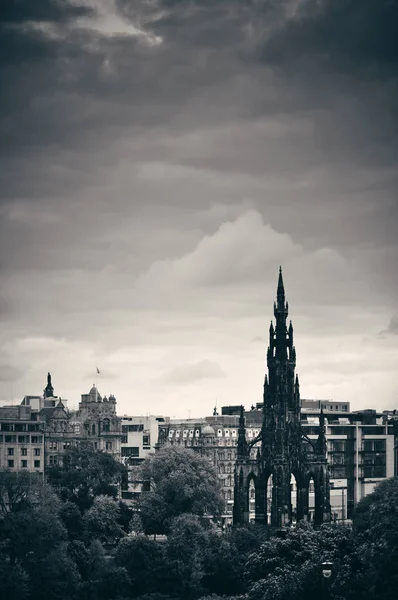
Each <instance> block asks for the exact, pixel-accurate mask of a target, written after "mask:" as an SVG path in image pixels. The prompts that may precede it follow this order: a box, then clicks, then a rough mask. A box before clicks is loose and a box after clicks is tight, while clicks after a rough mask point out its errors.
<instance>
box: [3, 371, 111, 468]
mask: <svg viewBox="0 0 398 600" xmlns="http://www.w3.org/2000/svg"><path fill="white" fill-rule="evenodd" d="M121 423H122V420H121V418H120V417H118V416H117V414H116V398H115V397H114V396H112V395H110V396H109V398H107V397H106V396H105V397H104V398H102V397H101V394H100V393H99V391H98V390H97V388H96V387H95V386H93V387H92V388H91V390H90V391H89V393H88V394H82V396H81V402H80V403H79V408H78V410H77V411H73V412H70V411H69V410H68V409H67V407H66V400H61V398H58V397H57V396H55V394H54V388H53V385H52V381H51V375H50V373H49V374H48V376H47V385H46V387H45V388H44V391H43V395H42V396H25V398H24V399H23V401H22V403H21V404H20V405H19V406H3V407H0V468H7V469H10V470H11V471H20V470H27V471H31V472H32V471H38V472H44V470H45V468H46V467H47V466H52V465H56V464H60V463H61V462H62V456H63V454H64V452H65V451H66V450H67V449H68V448H70V447H71V446H74V445H77V444H78V443H79V442H86V443H90V444H91V445H92V447H93V448H94V449H96V450H102V451H104V452H107V453H109V454H112V455H113V456H114V458H115V459H116V460H120V459H121V439H122V424H121Z"/></svg>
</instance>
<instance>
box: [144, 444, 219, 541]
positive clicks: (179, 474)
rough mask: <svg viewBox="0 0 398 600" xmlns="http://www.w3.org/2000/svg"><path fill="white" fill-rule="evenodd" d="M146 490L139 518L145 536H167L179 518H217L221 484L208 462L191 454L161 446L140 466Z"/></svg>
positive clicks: (176, 447) (186, 450)
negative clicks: (193, 516)
mask: <svg viewBox="0 0 398 600" xmlns="http://www.w3.org/2000/svg"><path fill="white" fill-rule="evenodd" d="M142 477H143V480H144V481H146V482H148V485H149V490H148V491H143V492H142V494H141V503H140V508H141V518H142V521H143V526H144V530H145V531H146V533H167V532H168V530H169V528H170V524H171V522H172V520H173V519H174V518H175V517H178V516H179V515H181V514H184V513H189V514H195V515H199V516H204V515H210V516H216V515H219V514H220V512H221V510H222V507H223V502H222V498H221V488H220V482H219V479H218V476H217V473H216V470H215V468H214V466H213V465H212V463H211V462H210V460H208V459H207V458H203V457H201V456H200V455H198V454H197V453H195V452H194V451H193V450H190V449H187V448H184V447H179V446H164V447H163V448H161V449H160V450H159V451H158V452H157V453H156V454H153V455H151V456H150V457H148V458H147V459H146V460H145V461H144V463H143V466H142Z"/></svg>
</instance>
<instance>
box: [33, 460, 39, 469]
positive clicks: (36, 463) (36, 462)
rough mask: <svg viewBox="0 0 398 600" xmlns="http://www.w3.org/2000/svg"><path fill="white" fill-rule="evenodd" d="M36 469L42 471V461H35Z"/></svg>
mask: <svg viewBox="0 0 398 600" xmlns="http://www.w3.org/2000/svg"><path fill="white" fill-rule="evenodd" d="M34 467H35V469H40V461H39V460H35V462H34Z"/></svg>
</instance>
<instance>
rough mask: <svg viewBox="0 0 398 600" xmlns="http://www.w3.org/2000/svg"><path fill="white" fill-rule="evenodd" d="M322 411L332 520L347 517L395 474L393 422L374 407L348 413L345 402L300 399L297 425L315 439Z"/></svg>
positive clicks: (347, 406) (348, 409) (347, 405)
mask: <svg viewBox="0 0 398 600" xmlns="http://www.w3.org/2000/svg"><path fill="white" fill-rule="evenodd" d="M321 411H322V412H323V414H324V421H325V434H326V440H327V457H328V463H329V472H330V503H331V515H332V519H339V520H340V519H343V520H345V519H351V517H352V513H353V509H354V506H355V505H356V504H357V502H359V501H360V500H361V499H362V498H364V496H366V495H367V494H370V493H372V492H373V491H374V489H375V487H376V485H377V484H378V483H380V482H381V481H383V479H385V478H388V477H393V476H394V474H395V462H396V461H395V448H394V447H395V437H394V424H393V422H391V421H388V419H387V418H386V417H385V415H383V413H381V412H377V411H375V410H370V409H366V410H359V411H353V412H350V405H349V403H347V402H335V401H328V400H303V401H302V408H301V426H302V430H303V432H304V433H305V434H306V435H307V436H308V438H309V439H312V440H315V439H316V436H317V431H318V428H319V419H320V415H321Z"/></svg>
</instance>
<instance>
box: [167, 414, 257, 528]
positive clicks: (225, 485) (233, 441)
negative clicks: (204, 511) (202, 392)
mask: <svg viewBox="0 0 398 600" xmlns="http://www.w3.org/2000/svg"><path fill="white" fill-rule="evenodd" d="M240 408H241V407H240V406H238V407H223V408H222V414H221V415H218V414H217V411H216V410H215V411H214V414H213V415H212V416H210V417H205V418H203V419H168V418H166V419H165V420H164V422H162V423H159V444H158V446H161V445H164V444H171V445H179V446H185V447H187V448H192V449H193V450H195V452H198V453H199V454H200V455H201V456H205V457H207V458H208V459H209V460H210V461H211V462H212V463H213V465H214V467H215V469H216V470H217V473H218V477H219V479H220V483H221V491H222V494H223V497H224V512H223V514H222V520H223V522H224V523H225V524H231V523H232V508H233V491H234V467H235V461H236V458H237V454H236V452H237V448H236V446H237V442H238V426H239V413H240ZM237 410H238V414H236V412H237ZM245 417H246V420H247V429H246V435H247V439H248V440H249V441H252V440H254V438H255V437H256V436H257V435H258V434H259V432H260V428H261V412H259V411H255V410H253V411H248V412H246V413H245ZM253 452H255V450H253ZM251 507H252V511H251V512H252V515H253V518H254V498H252V500H251Z"/></svg>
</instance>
